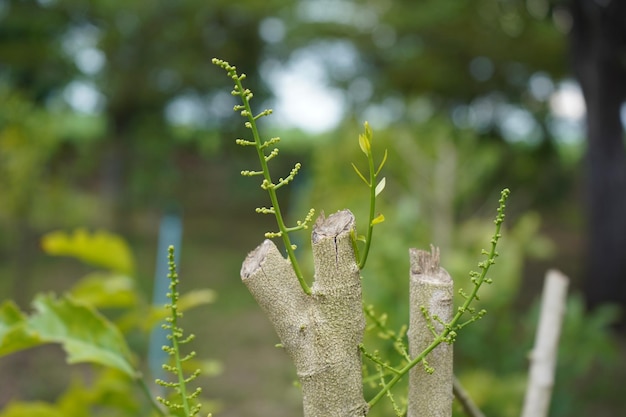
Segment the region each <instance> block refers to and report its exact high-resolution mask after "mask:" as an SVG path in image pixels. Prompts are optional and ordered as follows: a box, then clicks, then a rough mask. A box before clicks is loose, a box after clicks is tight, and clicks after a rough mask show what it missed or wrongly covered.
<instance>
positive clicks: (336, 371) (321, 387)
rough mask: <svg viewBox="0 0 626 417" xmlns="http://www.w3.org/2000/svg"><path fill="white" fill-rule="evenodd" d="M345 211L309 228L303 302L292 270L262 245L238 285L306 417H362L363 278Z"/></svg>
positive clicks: (273, 250)
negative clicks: (272, 338)
mask: <svg viewBox="0 0 626 417" xmlns="http://www.w3.org/2000/svg"><path fill="white" fill-rule="evenodd" d="M354 228H355V224H354V216H353V215H352V213H351V212H350V211H348V210H344V211H340V212H338V213H335V214H333V215H331V216H329V217H328V218H325V217H324V215H323V214H322V215H321V216H320V217H319V218H318V220H317V221H316V223H315V225H314V226H313V233H312V243H313V257H314V264H315V281H314V283H313V285H312V287H311V291H312V293H311V295H310V296H308V295H306V294H305V293H304V291H303V290H302V288H301V286H300V284H299V282H298V279H297V278H296V275H295V273H294V272H293V269H292V266H291V263H290V262H289V261H288V260H287V259H285V258H284V257H283V256H282V255H281V254H280V252H279V251H278V249H277V248H276V246H275V245H274V243H272V242H271V241H270V240H265V241H264V242H263V243H262V244H261V245H260V246H258V247H257V248H256V249H255V250H254V251H252V252H251V253H250V254H249V255H248V257H247V258H246V260H245V261H244V263H243V266H242V269H241V278H242V281H243V282H244V284H245V285H246V286H247V287H248V289H249V291H250V293H251V294H252V295H253V296H254V298H255V299H256V300H257V302H258V303H259V305H260V306H261V308H262V309H263V310H264V311H265V313H266V314H267V316H268V317H269V319H270V321H271V322H272V324H273V325H274V328H275V329H276V333H277V334H278V337H279V338H280V340H281V342H282V344H283V346H284V348H285V350H286V352H287V354H288V355H289V356H290V358H291V359H292V360H293V362H294V364H295V366H296V371H297V374H298V379H299V380H300V383H301V385H302V395H303V408H304V416H305V417H359V416H360V417H362V416H365V415H367V412H368V406H367V403H366V402H365V399H364V398H363V386H362V369H361V355H360V352H359V348H358V345H359V344H360V343H361V341H362V338H363V332H364V330H365V316H364V314H363V308H362V298H361V278H360V274H359V268H358V264H357V260H356V258H355V254H354V248H353V247H352V240H351V238H350V233H351V231H354Z"/></svg>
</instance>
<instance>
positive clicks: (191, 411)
mask: <svg viewBox="0 0 626 417" xmlns="http://www.w3.org/2000/svg"><path fill="white" fill-rule="evenodd" d="M168 262H169V274H168V275H167V276H168V278H169V279H170V291H169V293H168V294H167V297H168V298H169V299H170V300H171V301H170V303H169V304H168V305H167V306H166V307H167V308H168V309H169V310H170V316H169V317H167V318H166V319H165V320H166V322H167V323H165V324H163V328H164V329H166V330H169V331H170V334H168V335H167V338H168V340H170V341H171V342H172V346H163V350H164V351H165V352H167V353H168V355H170V356H171V357H172V359H173V363H174V365H168V364H163V369H165V370H166V371H168V372H171V373H172V374H174V375H176V377H177V379H178V381H177V382H167V381H163V380H161V379H157V380H156V383H157V384H158V385H161V386H163V387H168V388H173V389H174V391H175V393H176V396H177V400H172V401H171V400H167V399H165V398H162V397H157V400H158V401H159V402H160V403H161V404H163V405H165V406H166V407H167V408H169V409H170V411H172V412H173V413H179V412H180V411H182V412H183V415H184V416H185V417H193V416H195V415H196V414H198V413H199V412H200V408H201V407H202V405H201V404H200V403H198V402H197V398H198V396H199V395H200V392H201V391H202V389H201V388H196V389H195V391H194V392H192V393H190V394H189V393H188V391H187V389H188V388H187V384H189V383H190V382H191V381H193V380H194V379H196V378H197V377H198V375H199V374H200V370H199V369H197V370H196V371H194V372H193V373H192V374H191V375H190V376H189V377H185V374H184V372H183V363H184V362H186V361H188V360H190V359H192V358H193V357H194V356H195V355H196V353H195V352H191V353H189V354H188V355H185V356H181V351H180V348H181V345H184V344H186V343H189V342H190V341H192V340H193V339H194V335H193V334H190V335H189V336H187V337H184V334H183V329H182V328H181V327H179V325H178V319H179V318H181V317H182V316H183V313H182V312H180V311H178V306H177V303H178V299H179V297H180V293H179V292H178V282H179V281H178V273H177V272H176V264H175V262H174V247H173V246H170V247H169V248H168Z"/></svg>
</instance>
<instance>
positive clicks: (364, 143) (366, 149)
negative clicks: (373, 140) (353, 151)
mask: <svg viewBox="0 0 626 417" xmlns="http://www.w3.org/2000/svg"><path fill="white" fill-rule="evenodd" d="M359 147H360V148H361V151H363V153H364V154H365V155H368V156H369V154H370V153H371V152H372V147H371V145H370V141H369V139H368V138H367V136H365V135H359Z"/></svg>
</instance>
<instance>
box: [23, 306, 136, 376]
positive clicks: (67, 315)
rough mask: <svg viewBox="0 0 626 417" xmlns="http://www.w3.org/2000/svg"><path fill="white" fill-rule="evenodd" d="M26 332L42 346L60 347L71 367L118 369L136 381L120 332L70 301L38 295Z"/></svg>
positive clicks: (84, 307)
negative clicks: (98, 365) (78, 365)
mask: <svg viewBox="0 0 626 417" xmlns="http://www.w3.org/2000/svg"><path fill="white" fill-rule="evenodd" d="M33 306H34V308H35V310H36V311H35V313H33V315H32V316H31V317H30V318H29V319H28V326H27V329H28V331H29V332H32V333H33V334H35V335H36V336H37V337H38V338H39V339H40V340H41V342H42V343H46V342H48V343H60V344H61V345H62V346H63V349H64V350H65V352H66V353H67V362H68V363H70V364H73V363H81V362H90V363H96V364H100V365H104V366H108V367H111V368H115V369H118V370H120V371H122V372H124V373H125V374H126V375H128V376H130V377H131V378H134V377H135V376H136V372H135V370H134V369H133V366H132V365H131V362H132V358H131V353H130V349H129V348H128V345H127V344H126V341H125V340H124V337H123V336H122V334H121V333H120V331H119V330H118V329H117V327H115V326H114V325H113V324H112V323H111V322H110V321H108V320H107V319H106V318H105V317H104V316H102V315H101V314H100V313H98V312H97V311H96V310H95V309H93V308H91V307H90V306H88V305H86V304H82V303H79V302H77V301H75V300H73V299H71V298H68V297H62V298H60V299H55V298H54V297H53V296H51V295H38V296H37V297H36V298H35V300H34V302H33Z"/></svg>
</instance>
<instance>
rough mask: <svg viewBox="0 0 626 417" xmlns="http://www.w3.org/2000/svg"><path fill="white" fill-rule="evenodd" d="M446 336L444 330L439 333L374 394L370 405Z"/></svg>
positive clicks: (378, 399)
mask: <svg viewBox="0 0 626 417" xmlns="http://www.w3.org/2000/svg"><path fill="white" fill-rule="evenodd" d="M446 336H447V332H446V331H445V330H444V332H442V334H441V335H439V337H437V338H436V339H435V340H433V342H432V343H431V344H430V345H429V346H428V347H427V348H426V349H424V350H423V351H422V353H420V354H419V356H417V357H416V358H415V359H413V360H412V361H411V362H409V363H407V364H406V365H405V366H404V368H402V369H400V370H399V371H398V373H396V374H395V375H394V377H393V378H391V380H390V381H389V382H388V383H386V384H385V385H384V386H383V387H382V389H381V390H380V391H379V392H378V394H376V396H374V398H372V399H371V400H370V401H369V402H368V403H367V404H368V405H369V407H370V408H372V406H373V405H375V404H376V403H377V402H378V401H380V399H381V398H382V397H383V396H384V395H385V394H387V392H388V391H389V390H391V388H393V386H394V385H396V384H397V383H398V382H399V381H400V380H401V379H402V377H404V375H406V374H407V373H408V372H409V371H410V370H411V368H413V367H414V366H415V365H417V364H418V363H420V362H421V361H422V360H424V358H425V357H426V355H428V354H429V353H430V352H432V350H433V349H435V348H436V347H437V346H439V344H440V343H442V342H443V341H444V340H445V337H446Z"/></svg>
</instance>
